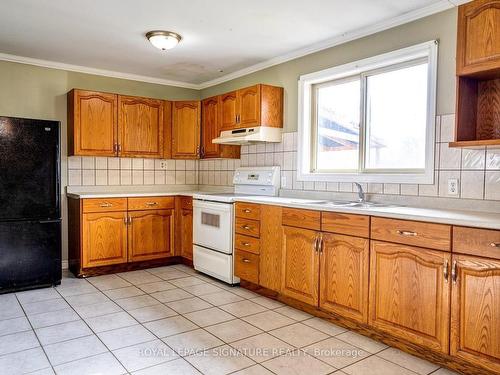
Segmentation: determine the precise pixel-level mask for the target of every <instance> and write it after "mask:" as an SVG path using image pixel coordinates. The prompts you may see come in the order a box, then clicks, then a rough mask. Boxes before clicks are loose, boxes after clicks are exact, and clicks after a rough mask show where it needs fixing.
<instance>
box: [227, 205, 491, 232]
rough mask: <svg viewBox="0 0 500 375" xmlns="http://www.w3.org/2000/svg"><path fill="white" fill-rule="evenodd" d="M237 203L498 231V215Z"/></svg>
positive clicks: (441, 210)
mask: <svg viewBox="0 0 500 375" xmlns="http://www.w3.org/2000/svg"><path fill="white" fill-rule="evenodd" d="M236 201H238V202H249V203H260V204H269V205H277V206H284V207H292V208H301V209H307V210H318V211H331V212H342V213H350V214H361V215H370V216H379V217H387V218H393V219H404V220H417V221H429V222H433V223H442V224H452V225H461V226H467V227H477V228H489V229H499V230H500V213H498V214H497V213H488V212H475V211H457V210H444V209H432V208H420V207H406V206H387V207H363V208H360V207H339V206H331V205H328V204H325V203H317V204H315V203H313V204H311V203H309V202H311V201H313V202H314V201H320V199H317V200H312V199H295V198H284V197H244V198H237V199H236Z"/></svg>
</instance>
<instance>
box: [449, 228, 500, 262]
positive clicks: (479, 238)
mask: <svg viewBox="0 0 500 375" xmlns="http://www.w3.org/2000/svg"><path fill="white" fill-rule="evenodd" d="M453 252H454V253H462V254H470V255H477V256H482V257H488V258H494V259H500V230H491V229H478V228H465V227H453Z"/></svg>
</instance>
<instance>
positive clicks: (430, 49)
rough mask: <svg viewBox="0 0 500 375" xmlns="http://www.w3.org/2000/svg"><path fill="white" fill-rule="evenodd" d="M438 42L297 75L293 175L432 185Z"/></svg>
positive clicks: (337, 179)
mask: <svg viewBox="0 0 500 375" xmlns="http://www.w3.org/2000/svg"><path fill="white" fill-rule="evenodd" d="M436 60H437V43H436V42H435V41H431V42H427V43H423V44H420V45H417V46H414V47H409V48H405V49H403V50H398V51H395V52H391V53H388V54H384V55H380V56H376V57H373V58H369V59H365V60H361V61H357V62H354V63H351V64H346V65H343V66H339V67H334V68H331V69H327V70H324V71H321V72H317V73H312V74H308V75H305V76H302V77H301V78H300V81H299V152H298V157H299V160H298V163H297V165H298V178H299V179H300V180H306V181H360V182H395V183H433V177H434V170H433V166H434V133H435V131H434V119H435V90H436Z"/></svg>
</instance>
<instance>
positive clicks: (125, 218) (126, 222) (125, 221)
mask: <svg viewBox="0 0 500 375" xmlns="http://www.w3.org/2000/svg"><path fill="white" fill-rule="evenodd" d="M123 223H124V224H125V225H128V217H126V216H125V217H124V218H123Z"/></svg>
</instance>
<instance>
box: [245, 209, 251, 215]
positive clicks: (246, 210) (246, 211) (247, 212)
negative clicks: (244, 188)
mask: <svg viewBox="0 0 500 375" xmlns="http://www.w3.org/2000/svg"><path fill="white" fill-rule="evenodd" d="M243 212H244V213H246V214H249V213H250V212H252V210H249V209H248V208H245V209H244V210H243Z"/></svg>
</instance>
